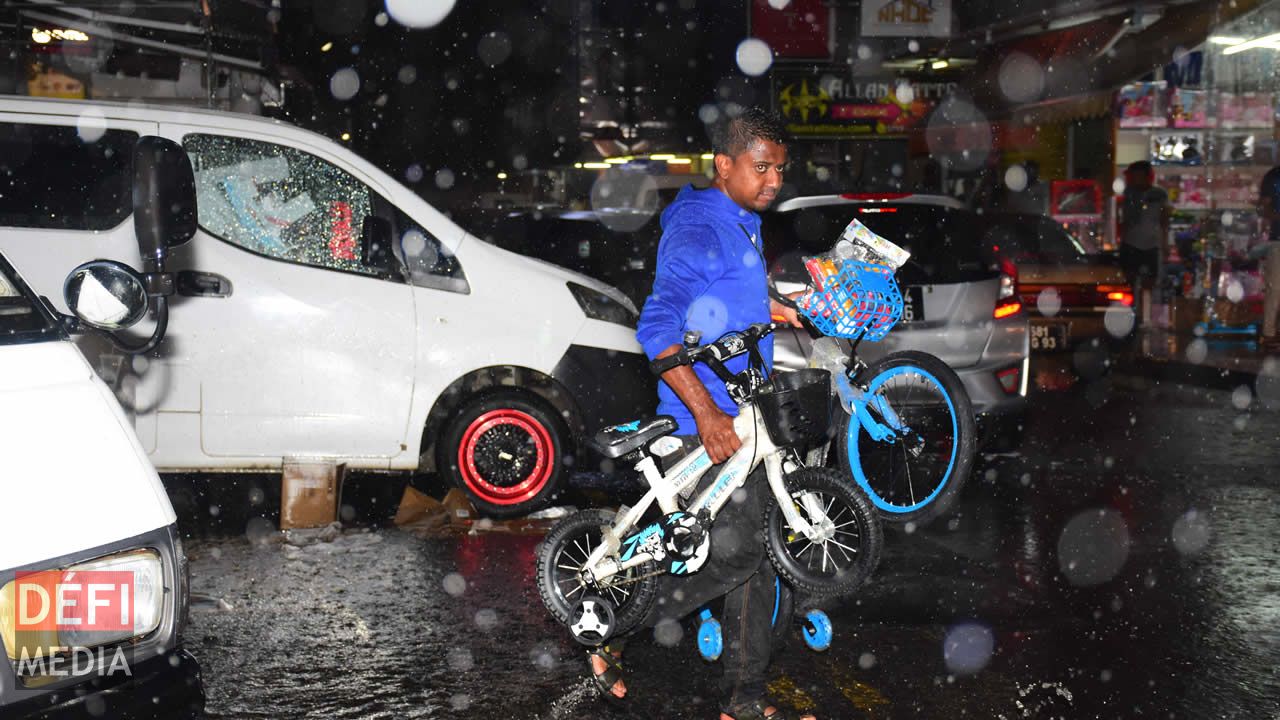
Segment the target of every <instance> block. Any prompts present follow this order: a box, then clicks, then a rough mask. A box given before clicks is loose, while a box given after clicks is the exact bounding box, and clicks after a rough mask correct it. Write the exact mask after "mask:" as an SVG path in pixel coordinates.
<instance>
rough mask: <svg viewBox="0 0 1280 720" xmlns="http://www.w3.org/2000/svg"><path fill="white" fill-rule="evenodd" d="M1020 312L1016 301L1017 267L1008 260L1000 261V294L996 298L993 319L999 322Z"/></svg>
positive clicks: (1020, 302)
mask: <svg viewBox="0 0 1280 720" xmlns="http://www.w3.org/2000/svg"><path fill="white" fill-rule="evenodd" d="M1021 311H1022V301H1021V300H1019V299H1018V267H1017V266H1016V265H1014V264H1013V263H1012V262H1010V261H1009V260H1008V258H1005V259H1002V260H1001V261H1000V294H999V295H998V296H996V309H995V313H994V316H995V319H997V320H1001V319H1003V318H1007V317H1009V316H1011V315H1017V314H1018V313H1019V312H1021Z"/></svg>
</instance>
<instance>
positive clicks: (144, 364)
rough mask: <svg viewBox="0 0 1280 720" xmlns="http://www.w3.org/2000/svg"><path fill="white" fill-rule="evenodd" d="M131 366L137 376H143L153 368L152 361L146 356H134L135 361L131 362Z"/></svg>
mask: <svg viewBox="0 0 1280 720" xmlns="http://www.w3.org/2000/svg"><path fill="white" fill-rule="evenodd" d="M129 364H130V365H131V366H132V367H133V372H134V373H135V374H137V375H142V374H143V373H145V372H146V371H147V368H149V367H151V361H150V360H148V359H147V358H146V356H144V355H134V356H133V360H132V361H130V363H129Z"/></svg>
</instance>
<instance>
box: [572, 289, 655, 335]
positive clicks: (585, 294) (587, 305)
mask: <svg viewBox="0 0 1280 720" xmlns="http://www.w3.org/2000/svg"><path fill="white" fill-rule="evenodd" d="M568 285H569V292H571V293H573V299H574V300H577V301H578V305H579V306H580V307H581V308H582V312H583V313H585V314H586V316H587V317H589V318H591V319H592V320H603V321H605V322H611V323H617V324H619V325H627V326H629V327H635V325H636V320H638V319H639V316H638V314H637V313H636V308H635V306H634V305H632V304H631V302H630V301H627V302H626V303H621V302H618V301H617V300H614V299H613V298H611V297H609V296H608V295H606V294H604V293H602V292H600V291H599V290H592V289H591V288H589V287H587V286H586V285H579V284H578V283H574V282H571V283H568Z"/></svg>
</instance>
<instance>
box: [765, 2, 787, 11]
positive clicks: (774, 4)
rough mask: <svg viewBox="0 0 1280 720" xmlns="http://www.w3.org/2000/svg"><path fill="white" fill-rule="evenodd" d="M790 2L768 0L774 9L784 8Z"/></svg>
mask: <svg viewBox="0 0 1280 720" xmlns="http://www.w3.org/2000/svg"><path fill="white" fill-rule="evenodd" d="M790 4H791V0H769V7H771V8H773V9H774V10H785V9H786V8H787V6H788V5H790Z"/></svg>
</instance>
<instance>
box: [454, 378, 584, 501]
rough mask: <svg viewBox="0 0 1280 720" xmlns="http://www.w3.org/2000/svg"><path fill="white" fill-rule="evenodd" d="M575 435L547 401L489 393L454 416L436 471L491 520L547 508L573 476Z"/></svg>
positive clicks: (519, 393) (526, 395) (516, 392)
mask: <svg viewBox="0 0 1280 720" xmlns="http://www.w3.org/2000/svg"><path fill="white" fill-rule="evenodd" d="M568 438H569V431H568V429H567V428H566V427H565V424H564V422H563V421H562V420H561V419H560V417H559V416H558V415H556V413H555V411H554V410H552V409H551V408H550V407H549V406H548V405H547V404H546V403H545V402H543V401H542V399H541V398H539V397H537V396H536V395H533V394H532V393H528V392H523V391H520V390H500V391H497V392H491V393H486V394H484V395H480V396H478V397H476V398H475V399H473V400H471V401H469V402H467V403H466V404H465V405H463V406H462V407H461V408H459V409H458V411H457V412H456V413H454V415H453V417H452V418H450V419H449V423H448V425H447V426H446V427H445V433H444V437H443V438H442V442H440V443H439V444H438V446H437V450H436V467H438V468H440V471H441V473H442V474H443V475H444V477H445V478H446V479H447V480H448V481H449V482H450V483H452V484H453V485H454V486H456V487H459V488H461V489H462V490H463V491H465V492H466V493H467V495H468V496H470V498H471V502H472V503H474V504H475V506H476V509H477V510H479V511H480V513H481V514H483V515H486V516H488V517H495V518H505V517H516V516H519V515H527V514H529V513H531V512H534V511H535V510H538V509H540V508H542V507H544V506H546V505H547V504H548V503H549V502H551V500H552V499H553V498H554V497H555V496H556V495H558V494H559V493H560V490H561V488H562V486H563V485H564V484H565V482H566V478H567V477H568V474H569V472H568V470H567V469H566V468H565V462H564V459H565V454H566V453H567V452H568V448H567V445H566V443H567V442H568Z"/></svg>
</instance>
